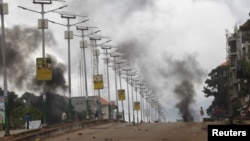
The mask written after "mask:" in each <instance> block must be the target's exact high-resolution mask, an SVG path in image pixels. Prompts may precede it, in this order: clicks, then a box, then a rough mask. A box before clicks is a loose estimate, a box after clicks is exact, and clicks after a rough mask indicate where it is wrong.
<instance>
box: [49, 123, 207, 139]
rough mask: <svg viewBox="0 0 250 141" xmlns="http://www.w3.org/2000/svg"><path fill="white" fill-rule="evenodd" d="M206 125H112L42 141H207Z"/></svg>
mask: <svg viewBox="0 0 250 141" xmlns="http://www.w3.org/2000/svg"><path fill="white" fill-rule="evenodd" d="M206 127H207V123H199V122H168V123H141V124H139V125H132V124H131V123H116V124H115V123H113V124H104V125H100V126H95V127H92V128H85V129H81V130H77V131H74V132H70V133H66V134H63V135H58V136H56V137H52V138H48V139H45V140H44V141H80V140H81V141H207V128H206Z"/></svg>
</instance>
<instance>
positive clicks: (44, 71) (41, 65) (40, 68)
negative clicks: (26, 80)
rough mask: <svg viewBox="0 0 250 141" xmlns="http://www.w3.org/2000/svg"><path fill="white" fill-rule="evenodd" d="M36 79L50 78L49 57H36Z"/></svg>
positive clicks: (50, 63) (50, 66)
mask: <svg viewBox="0 0 250 141" xmlns="http://www.w3.org/2000/svg"><path fill="white" fill-rule="evenodd" d="M36 79H37V80H52V61H51V58H36Z"/></svg>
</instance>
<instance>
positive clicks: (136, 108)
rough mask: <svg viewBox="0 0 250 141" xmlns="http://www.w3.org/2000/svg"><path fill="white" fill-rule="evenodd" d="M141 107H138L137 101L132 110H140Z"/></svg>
mask: <svg viewBox="0 0 250 141" xmlns="http://www.w3.org/2000/svg"><path fill="white" fill-rule="evenodd" d="M140 109H141V107H140V102H139V101H135V102H134V110H140Z"/></svg>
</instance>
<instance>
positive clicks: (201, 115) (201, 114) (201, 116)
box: [200, 107, 204, 122]
mask: <svg viewBox="0 0 250 141" xmlns="http://www.w3.org/2000/svg"><path fill="white" fill-rule="evenodd" d="M203 116H204V111H203V108H202V107H201V108H200V118H201V119H200V121H201V122H203Z"/></svg>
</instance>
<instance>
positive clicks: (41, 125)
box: [39, 115, 43, 128]
mask: <svg viewBox="0 0 250 141" xmlns="http://www.w3.org/2000/svg"><path fill="white" fill-rule="evenodd" d="M42 127H43V115H41V124H40V126H39V128H42Z"/></svg>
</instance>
